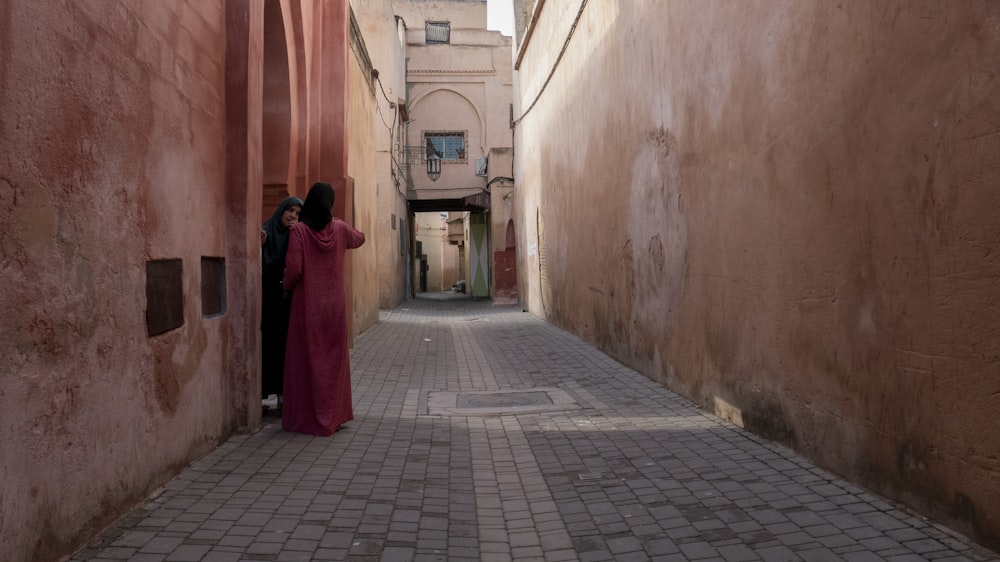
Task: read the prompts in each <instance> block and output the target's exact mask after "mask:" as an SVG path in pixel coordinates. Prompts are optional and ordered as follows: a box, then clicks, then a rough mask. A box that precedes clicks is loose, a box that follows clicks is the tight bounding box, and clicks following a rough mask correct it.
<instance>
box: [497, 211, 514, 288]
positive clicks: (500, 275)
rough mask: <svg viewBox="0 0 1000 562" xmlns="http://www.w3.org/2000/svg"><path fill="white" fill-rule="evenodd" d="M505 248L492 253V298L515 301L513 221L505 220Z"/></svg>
mask: <svg viewBox="0 0 1000 562" xmlns="http://www.w3.org/2000/svg"><path fill="white" fill-rule="evenodd" d="M504 238H505V239H506V243H505V246H506V247H505V249H504V250H502V251H497V252H494V253H493V287H494V293H493V298H494V300H495V301H517V236H516V234H515V232H514V221H513V220H508V221H507V233H506V236H505V237H504Z"/></svg>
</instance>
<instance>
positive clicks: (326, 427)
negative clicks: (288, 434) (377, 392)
mask: <svg viewBox="0 0 1000 562" xmlns="http://www.w3.org/2000/svg"><path fill="white" fill-rule="evenodd" d="M332 213H333V187H332V186H331V185H330V184H328V183H322V182H320V183H316V184H313V186H312V187H311V188H310V189H309V194H308V195H307V196H306V201H305V203H304V204H303V205H302V213H301V214H300V216H299V223H298V224H296V225H295V226H294V227H292V229H291V236H290V238H289V241H288V253H287V255H286V257H285V278H284V281H283V282H284V286H285V289H286V290H289V291H291V292H292V314H291V318H290V320H289V324H288V345H287V350H286V352H285V385H284V392H285V401H284V402H285V403H284V408H283V411H282V414H281V425H282V427H283V428H284V429H285V431H295V432H299V433H308V434H311V435H331V434H332V433H333V432H334V431H337V429H339V428H340V426H341V424H343V423H345V422H347V421H349V420H352V419H354V410H353V407H352V404H351V363H350V355H349V352H350V350H349V349H348V341H349V338H348V333H347V307H346V306H345V302H346V301H345V298H346V297H345V295H344V253H345V252H346V251H347V250H348V249H352V248H357V247H359V246H361V245H362V244H364V243H365V235H364V233H362V232H361V231H358V230H355V229H354V228H353V227H351V226H350V225H348V224H347V223H345V222H344V221H342V220H340V219H335V218H333V215H332Z"/></svg>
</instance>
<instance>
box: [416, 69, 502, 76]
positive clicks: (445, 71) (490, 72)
mask: <svg viewBox="0 0 1000 562" xmlns="http://www.w3.org/2000/svg"><path fill="white" fill-rule="evenodd" d="M406 73H407V74H487V75H494V74H496V73H497V71H496V70H495V69H492V68H491V69H486V70H452V69H435V70H431V69H417V70H414V69H412V68H411V69H409V70H407V71H406Z"/></svg>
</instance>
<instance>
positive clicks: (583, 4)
mask: <svg viewBox="0 0 1000 562" xmlns="http://www.w3.org/2000/svg"><path fill="white" fill-rule="evenodd" d="M586 6H587V0H582V1H581V2H580V9H579V10H577V11H576V17H575V18H573V25H572V26H570V28H569V33H567V34H566V40H565V41H563V46H562V49H560V50H559V56H557V57H556V60H555V62H553V63H552V68H551V69H550V70H549V75H548V76H547V77H546V78H545V82H543V83H542V87H541V88H540V89H539V90H538V93H537V94H535V99H534V100H532V102H531V105H529V106H528V109H525V110H524V113H522V114H521V116H520V117H518V118H517V119H515V120H514V121H513V122H512V123H511V125H512V126H513V127H516V126H517V124H518V123H520V122H521V120H522V119H524V118H525V117H526V116H527V115H528V113H530V112H531V110H532V109H534V107H535V104H536V103H538V100H539V99H540V98H541V97H542V93H544V92H545V88H546V87H547V86H548V85H549V81H551V80H552V76H553V75H555V73H556V68H558V67H559V61H561V60H562V58H563V55H564V54H565V53H566V48H567V47H569V41H570V39H572V38H573V34H574V33H576V26H577V24H578V23H580V17H581V16H582V15H583V9H584V8H585V7H586Z"/></svg>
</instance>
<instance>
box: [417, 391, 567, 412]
mask: <svg viewBox="0 0 1000 562" xmlns="http://www.w3.org/2000/svg"><path fill="white" fill-rule="evenodd" d="M578 408H580V405H579V404H578V403H577V401H576V400H575V399H574V398H573V397H572V396H570V394H569V393H567V392H566V391H564V390H560V389H558V388H532V389H527V390H484V391H474V392H446V391H434V390H432V391H430V392H428V394H427V413H428V414H430V415H432V416H491V415H492V416H495V415H504V414H526V413H533V412H548V411H558V410H575V409H578Z"/></svg>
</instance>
